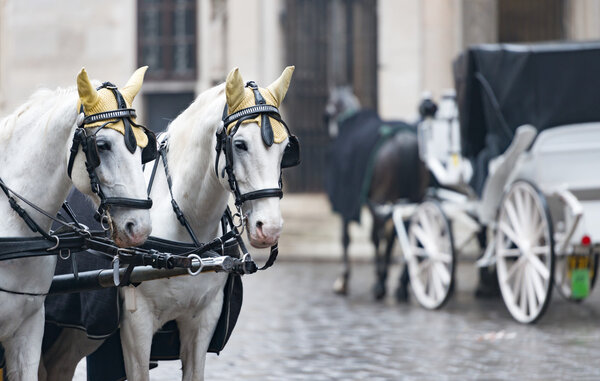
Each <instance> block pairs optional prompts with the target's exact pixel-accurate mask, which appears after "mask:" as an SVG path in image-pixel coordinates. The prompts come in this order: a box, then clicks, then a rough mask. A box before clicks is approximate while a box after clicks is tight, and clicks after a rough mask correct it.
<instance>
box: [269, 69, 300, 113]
mask: <svg viewBox="0 0 600 381" xmlns="http://www.w3.org/2000/svg"><path fill="white" fill-rule="evenodd" d="M295 68H296V67H295V66H288V67H286V68H285V69H284V70H283V73H281V76H280V77H279V78H277V79H276V80H275V82H273V83H271V84H270V85H269V87H267V90H269V91H270V92H271V94H272V95H273V97H275V100H276V101H277V105H276V106H277V107H279V105H281V102H283V98H285V94H286V93H287V91H288V87H290V81H291V80H292V74H293V73H294V69H295Z"/></svg>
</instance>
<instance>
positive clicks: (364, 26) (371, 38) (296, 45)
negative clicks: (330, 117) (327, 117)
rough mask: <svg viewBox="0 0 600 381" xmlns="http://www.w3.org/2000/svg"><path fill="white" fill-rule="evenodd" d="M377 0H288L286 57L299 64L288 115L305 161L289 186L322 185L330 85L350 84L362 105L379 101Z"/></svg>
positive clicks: (304, 189) (295, 189) (298, 188)
mask: <svg viewBox="0 0 600 381" xmlns="http://www.w3.org/2000/svg"><path fill="white" fill-rule="evenodd" d="M376 3H377V1H376V0H327V1H314V0H287V3H286V13H285V17H284V25H285V26H284V28H285V34H286V61H287V63H289V64H293V65H296V70H295V72H294V79H293V82H292V86H290V91H289V93H288V95H287V97H286V102H285V107H286V120H287V121H288V123H289V124H290V127H291V128H292V130H293V131H294V133H295V134H296V135H298V137H299V139H300V142H301V145H302V164H301V165H300V166H299V167H296V168H292V169H290V170H287V171H286V173H285V186H286V190H289V191H293V192H314V191H322V190H323V189H324V187H323V177H324V168H325V160H326V155H327V149H328V146H329V137H328V136H327V128H326V126H325V124H324V121H323V111H324V109H325V103H326V102H327V96H328V92H329V88H330V87H333V86H336V85H348V84H349V85H352V86H353V88H354V92H355V93H356V95H357V96H358V98H359V99H360V101H361V104H362V105H363V107H368V108H374V109H376V107H377V17H376V11H377V7H376Z"/></svg>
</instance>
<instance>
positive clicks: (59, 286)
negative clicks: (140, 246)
mask: <svg viewBox="0 0 600 381" xmlns="http://www.w3.org/2000/svg"><path fill="white" fill-rule="evenodd" d="M218 258H219V259H221V258H222V260H217V261H215V259H217V258H210V261H206V262H208V263H203V265H202V267H201V266H200V263H198V262H197V261H192V268H191V269H190V270H191V271H192V272H196V271H198V270H199V269H200V272H201V273H206V272H229V271H231V270H232V268H233V261H232V260H231V258H230V257H218ZM203 262H204V261H203ZM125 271H126V268H121V269H119V279H121V280H123V278H124V274H125ZM181 275H189V273H188V269H187V268H175V269H155V268H152V267H150V266H143V267H142V266H140V267H136V268H134V269H133V271H132V272H131V275H130V277H129V282H130V283H140V282H144V281H149V280H155V279H164V278H171V277H175V276H181ZM113 279H114V278H113V270H112V269H106V270H92V271H84V272H80V273H79V274H78V275H77V276H75V274H64V275H55V276H54V279H53V280H52V285H51V286H50V291H49V292H48V293H49V294H68V293H76V292H82V291H91V290H100V289H103V288H111V287H116V286H115V283H114V280H113Z"/></svg>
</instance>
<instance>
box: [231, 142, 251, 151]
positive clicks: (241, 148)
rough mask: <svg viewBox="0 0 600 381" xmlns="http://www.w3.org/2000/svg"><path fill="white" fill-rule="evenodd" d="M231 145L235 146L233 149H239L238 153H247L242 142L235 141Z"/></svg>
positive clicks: (246, 148)
mask: <svg viewBox="0 0 600 381" xmlns="http://www.w3.org/2000/svg"><path fill="white" fill-rule="evenodd" d="M233 145H235V148H237V149H239V150H240V151H248V146H247V145H246V142H245V141H243V140H238V141H235V142H234V143H233Z"/></svg>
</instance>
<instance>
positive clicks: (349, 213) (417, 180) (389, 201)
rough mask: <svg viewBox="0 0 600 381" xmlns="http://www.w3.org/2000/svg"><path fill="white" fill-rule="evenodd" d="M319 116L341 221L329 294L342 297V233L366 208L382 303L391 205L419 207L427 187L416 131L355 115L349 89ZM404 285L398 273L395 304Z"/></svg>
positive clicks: (346, 241) (346, 239) (346, 240)
mask: <svg viewBox="0 0 600 381" xmlns="http://www.w3.org/2000/svg"><path fill="white" fill-rule="evenodd" d="M325 116H326V119H327V124H328V128H329V135H330V136H331V138H332V143H331V151H330V157H329V160H328V163H329V168H328V176H327V179H326V180H327V181H326V182H327V191H328V194H329V198H330V201H331V204H332V207H333V209H334V211H336V212H338V213H339V214H340V215H341V217H342V220H343V223H342V247H343V262H344V270H343V273H342V274H341V275H340V276H339V277H338V279H337V280H336V282H335V284H334V291H335V292H336V293H338V294H342V295H345V294H346V293H347V292H348V281H349V278H350V261H349V257H348V247H349V245H350V235H349V230H348V227H349V225H350V222H351V221H357V222H360V209H361V207H362V205H365V204H366V205H367V206H368V208H369V211H370V212H371V215H372V217H373V226H372V231H371V240H372V242H373V244H374V246H375V268H376V275H377V281H376V284H375V286H374V289H373V291H374V296H375V298H376V299H382V298H383V297H384V296H385V294H386V287H385V285H386V280H387V275H388V268H389V265H390V263H391V254H392V249H393V246H394V242H395V238H396V234H395V230H394V227H393V224H392V222H391V212H392V205H394V204H396V203H399V202H411V203H415V202H419V201H421V199H422V198H423V196H424V194H425V190H426V188H427V185H428V182H429V173H428V171H427V169H426V167H425V165H424V163H423V162H422V161H421V160H420V158H419V152H418V145H417V136H416V128H415V126H412V125H409V124H406V123H404V122H398V121H382V120H381V119H380V118H379V116H378V115H377V114H376V113H375V112H373V111H368V110H361V109H360V104H359V102H358V100H357V99H356V97H355V96H354V95H353V94H352V91H351V89H350V88H349V87H340V88H336V89H334V90H332V91H331V92H330V96H329V100H328V102H327V106H326V110H325ZM382 242H385V249H384V250H383V252H382V251H381V250H380V246H381V243H382ZM407 283H408V275H407V272H406V269H405V268H404V269H403V271H402V274H401V276H400V284H399V287H398V290H397V292H396V296H397V298H398V299H399V300H406V298H407V296H408V294H407V289H406V286H407Z"/></svg>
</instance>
